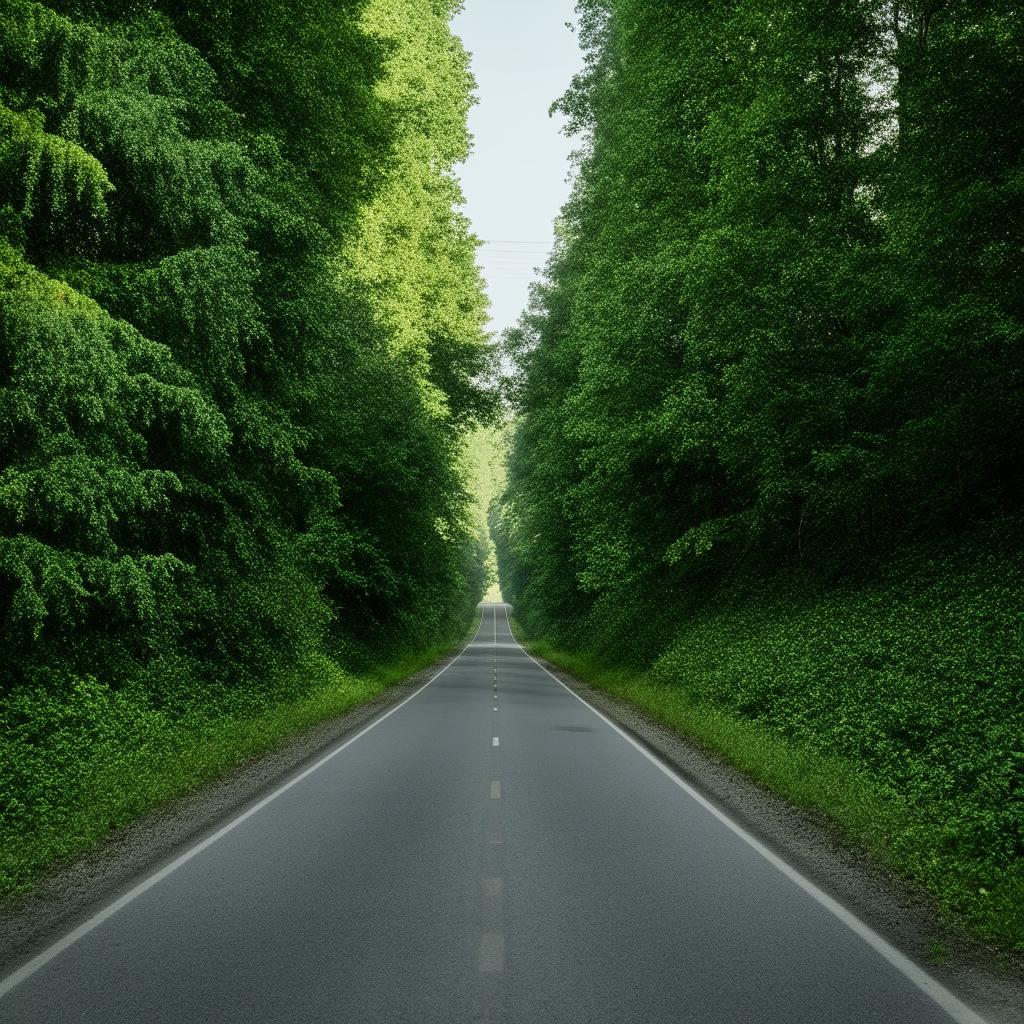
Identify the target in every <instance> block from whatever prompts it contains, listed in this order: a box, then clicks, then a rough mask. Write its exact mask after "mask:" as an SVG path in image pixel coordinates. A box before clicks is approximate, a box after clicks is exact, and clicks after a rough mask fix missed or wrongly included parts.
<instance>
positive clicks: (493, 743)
mask: <svg viewBox="0 0 1024 1024" xmlns="http://www.w3.org/2000/svg"><path fill="white" fill-rule="evenodd" d="M491 746H492V747H500V746H501V744H500V743H499V742H498V737H497V736H495V737H494V739H493V740H491Z"/></svg>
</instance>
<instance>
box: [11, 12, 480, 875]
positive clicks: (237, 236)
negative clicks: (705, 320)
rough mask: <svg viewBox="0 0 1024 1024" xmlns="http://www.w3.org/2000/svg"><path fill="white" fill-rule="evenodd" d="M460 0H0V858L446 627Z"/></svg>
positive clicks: (464, 600)
mask: <svg viewBox="0 0 1024 1024" xmlns="http://www.w3.org/2000/svg"><path fill="white" fill-rule="evenodd" d="M456 7H457V3H456V2H455V0H451V2H439V0H338V2H334V3H328V4H314V5H310V4H302V3H296V2H291V0H274V2H270V3H260V4H249V3H243V2H241V0H228V2H222V0H217V2H213V0H197V2H194V3H177V2H173V3H172V2H157V3H137V2H134V0H61V2H53V3H37V2H31V0H5V2H4V3H3V4H2V5H0V68H2V78H0V848H2V849H4V850H5V851H8V853H5V859H4V862H3V864H2V865H0V891H3V890H9V889H10V888H12V887H14V886H18V885H22V884H24V883H25V882H26V880H27V879H29V878H30V877H31V875H32V874H33V873H34V872H35V871H36V870H38V869H39V868H40V867H41V866H43V865H44V864H45V863H46V861H47V859H48V858H49V857H51V856H53V855H55V854H59V855H61V856H67V855H71V854H74V853H75V852H76V851H78V850H80V849H81V848H83V846H85V845H87V844H88V843H89V842H91V841H93V840H94V839H95V838H96V837H97V836H99V835H101V834H102V833H103V831H104V830H105V829H106V828H108V827H110V826H111V825H113V824H117V823H119V822H121V821H123V820H125V818H126V816H130V815H131V814H133V813H136V812H137V811H139V810H141V809H142V808H143V807H144V806H148V805H149V804H151V803H152V802H153V800H155V799H160V798H163V797H166V796H169V795H171V794H173V793H174V792H175V791H177V790H179V789H180V788H181V787H183V786H189V785H192V784H194V783H195V782H196V781H197V780H199V779H200V778H201V777H204V776H208V775H209V774H210V772H211V771H214V770H218V769H221V768H223V767H225V766H227V765H229V764H230V763H232V761H233V760H236V759H237V758H239V757H242V756H246V755H247V754H248V753H251V752H252V751H253V750H255V749H258V748H260V747H262V746H265V745H266V744H267V743H269V742H271V740H272V737H273V736H275V735H278V734H280V733H281V732H282V731H285V732H287V731H288V730H290V729H292V728H293V727H296V726H297V725H298V724H300V723H301V722H304V721H307V720H310V719H311V718H312V717H315V716H316V715H319V714H321V713H322V714H327V713H333V712H336V711H339V710H343V709H344V708H346V707H348V706H350V705H351V704H352V703H353V702H354V701H356V700H359V699H362V697H363V696H366V695H369V694H370V693H372V692H373V690H374V688H375V685H376V684H373V683H370V682H367V679H368V678H369V677H371V676H374V675H375V673H377V668H378V666H379V665H380V664H381V663H383V662H387V663H388V664H393V663H394V662H396V661H400V660H402V659H405V660H406V661H407V662H408V663H409V664H410V665H411V664H414V663H419V662H420V661H421V660H422V657H423V655H424V652H431V651H434V650H436V649H437V648H438V647H439V646H441V647H443V646H445V645H446V644H449V643H451V642H453V641H454V640H455V639H457V638H458V637H459V636H461V634H462V633H463V631H464V629H465V627H466V623H467V622H468V621H469V619H470V617H471V614H472V610H473V607H474V605H475V603H476V601H477V600H478V599H479V597H480V595H481V594H482V593H483V590H484V589H485V585H486V584H485V568H484V564H483V557H484V552H483V541H482V538H481V537H480V534H479V528H478V523H477V519H478V516H477V514H476V513H475V512H474V510H473V504H472V500H471V496H470V494H469V489H468V486H467V478H466V473H465V470H464V468H463V467H464V465H465V463H466V456H465V449H466V443H467V438H468V436H469V433H470V431H471V430H473V429H474V428H475V426H476V425H477V424H479V423H481V422H485V421H488V420H489V419H490V418H491V417H492V414H493V411H494V396H493V393H492V392H491V391H490V390H489V388H488V385H487V380H488V376H489V373H490V367H491V363H492V359H491V352H490V350H489V348H488V345H487V341H486V337H485V333H484V326H485V322H486V315H485V300H484V297H483V293H482V288H481V282H480V278H479V273H478V271H477V269H476V265H475V258H474V253H475V240H474V239H473V237H472V236H471V234H470V232H469V228H468V225H467V223H466V221H465V219H464V218H463V216H462V215H461V214H460V213H459V210H458V207H459V204H460V202H461V196H460V193H459V188H458V185H457V182H456V179H455V177H454V175H453V168H454V166H455V165H456V164H457V163H458V162H459V161H460V160H461V159H463V158H464V156H465V155H466V153H467V151H468V137H467V130H466V113H467V110H468V107H469V104H470V102H471V89H472V85H473V83H472V80H471V77H470V74H469V71H468V61H467V57H466V54H465V53H464V51H463V49H462V47H461V45H460V44H459V42H458V41H457V40H456V39H455V38H454V37H453V36H452V34H451V32H450V30H449V20H450V17H451V15H452V14H453V12H454V10H455V8H456ZM193 762H194V763H193ZM87 805H88V806H90V807H91V808H92V809H91V810H90V812H89V814H88V815H86V816H85V818H83V817H82V808H83V807H85V806H87ZM86 819H87V820H86ZM44 835H45V836H51V837H52V841H49V840H47V841H46V842H42V845H39V843H36V840H35V839H33V838H31V837H36V838H38V837H39V836H44ZM33 844H35V845H33Z"/></svg>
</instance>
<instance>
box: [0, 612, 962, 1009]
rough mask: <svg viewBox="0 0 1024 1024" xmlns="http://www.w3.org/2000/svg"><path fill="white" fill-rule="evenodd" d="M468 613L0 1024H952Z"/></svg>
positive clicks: (935, 991)
mask: <svg viewBox="0 0 1024 1024" xmlns="http://www.w3.org/2000/svg"><path fill="white" fill-rule="evenodd" d="M979 1019H980V1018H977V1017H975V1016H974V1015H973V1014H972V1013H971V1012H970V1011H969V1010H967V1008H966V1007H964V1006H962V1004H959V1003H958V1002H957V1001H956V1000H955V999H954V998H953V997H952V996H951V995H950V994H949V993H948V992H946V991H945V990H944V989H942V988H941V987H939V986H938V985H936V984H935V983H934V982H932V981H931V980H930V979H929V978H928V977H927V976H926V975H925V974H923V973H922V972H921V971H920V970H919V969H918V968H916V967H915V966H913V965H912V964H910V963H909V962H908V961H906V960H905V959H903V958H902V957H901V956H900V954H898V953H897V952H896V951H895V950H893V949H892V948H891V947H889V946H887V945H886V944H885V943H884V942H883V941H882V940H880V939H879V938H878V937H877V936H875V935H874V934H873V933H871V932H870V931H869V930H868V929H866V927H865V926H863V925H861V924H860V922H858V921H857V920H856V919H854V918H852V917H851V916H850V915H849V914H847V912H846V911H845V910H843V909H842V908H841V907H839V906H837V905H835V904H833V903H832V902H831V901H830V900H829V899H828V897H826V896H824V894H822V893H820V892H819V891H818V890H816V889H815V888H814V887H813V886H812V885H811V884H810V883H809V882H807V881H806V880H805V879H803V878H802V877H801V876H799V875H798V874H797V873H796V872H795V871H793V869H791V868H789V867H788V866H787V865H785V864H784V863H783V862H781V861H779V860H778V859H777V858H775V857H774V856H773V855H772V854H770V853H769V852H768V851H767V850H765V849H764V848H763V847H760V846H759V844H758V843H757V842H756V840H754V839H752V838H751V837H750V836H748V835H747V834H746V833H744V832H743V831H742V829H741V828H739V826H737V825H735V824H734V823H732V822H731V821H730V820H729V819H728V818H727V817H725V816H724V815H723V814H722V813H721V812H720V811H717V810H716V809H715V808H711V807H710V806H709V805H707V804H705V803H703V802H702V801H701V800H700V798H699V797H698V796H697V795H696V794H695V793H693V792H692V791H690V790H688V788H687V787H686V784H685V783H683V782H682V781H681V780H679V779H678V778H676V777H675V776H673V774H672V773H671V772H670V771H669V770H667V769H666V768H664V767H663V766H660V765H659V763H658V762H656V761H655V760H654V758H653V757H651V756H650V755H648V754H647V753H646V752H644V751H643V750H642V749H641V748H640V747H639V746H638V745H637V744H635V743H634V742H632V741H631V740H630V739H629V738H628V737H627V736H626V735H625V734H623V733H622V732H620V731H618V729H617V728H616V727H615V726H613V725H612V724H611V723H610V722H608V721H607V720H605V719H604V718H603V717H601V716H600V715H599V714H598V713H596V712H595V711H594V710H592V709H591V708H590V707H589V706H588V705H586V704H584V703H583V702H582V701H581V700H580V699H579V698H577V697H576V696H575V695H573V694H572V693H571V692H570V691H569V690H567V689H566V688H565V687H564V686H562V684H560V683H559V682H558V681H557V680H555V679H554V678H553V677H552V676H550V675H549V674H547V673H546V672H545V670H544V669H542V668H541V667H540V666H539V665H538V664H536V663H535V662H534V661H533V660H532V659H531V658H530V657H529V656H528V655H527V654H526V653H525V652H524V651H523V650H522V649H521V648H520V647H519V646H518V645H517V644H516V642H515V640H514V639H513V637H512V635H511V632H510V630H509V627H508V618H507V608H506V607H505V606H503V605H485V606H484V609H483V615H482V619H481V625H480V629H479V631H478V633H477V635H476V637H475V639H474V640H473V642H472V643H471V644H469V646H468V647H467V648H466V649H465V650H464V651H463V653H462V654H461V655H460V656H459V657H458V658H457V659H456V660H455V661H454V662H453V663H452V664H451V665H450V666H449V667H448V668H447V669H445V670H444V671H443V672H442V673H440V675H438V676H437V677H435V678H434V679H433V680H432V681H431V682H430V683H429V684H428V685H427V686H426V687H424V688H423V689H421V690H419V691H418V692H417V693H415V694H414V695H413V696H412V697H410V698H409V699H408V700H407V701H405V702H404V703H402V704H400V705H398V706H397V707H396V708H394V709H392V710H391V711H390V712H388V713H386V714H384V715H383V716H381V717H379V718H377V719H376V720H375V721H374V722H373V723H372V724H371V725H370V726H369V727H368V728H367V729H364V730H363V731H362V732H361V733H358V734H356V736H355V737H353V738H351V739H348V740H346V741H345V742H344V743H343V744H341V745H340V746H338V747H336V748H334V750H333V751H331V752H329V753H328V754H327V755H326V756H325V757H324V758H323V759H322V760H321V761H319V762H318V763H317V764H315V765H313V766H312V767H311V768H309V769H306V770H305V771H304V772H302V773H301V774H299V775H297V776H296V777H294V778H292V779H290V780H287V781H286V782H285V784H283V786H282V787H281V788H279V789H278V790H276V791H274V792H272V793H270V794H269V795H268V796H267V797H264V798H263V799H262V800H261V801H260V802H258V803H257V804H255V805H254V806H253V807H250V808H248V809H247V810H246V811H245V812H244V813H242V814H241V815H239V816H237V817H235V818H234V819H232V820H230V821H227V822H225V823H224V825H223V826H222V827H221V828H220V830H219V831H216V832H214V833H212V834H211V835H209V836H207V837H205V839H203V840H202V841H201V842H199V843H198V844H196V845H193V846H192V847H190V848H188V849H185V850H184V851H182V853H181V854H180V856H178V858H177V859H176V860H174V861H172V862H170V863H169V864H165V865H163V866H162V867H160V868H159V870H157V871H156V872H155V873H154V874H153V875H150V876H149V877H147V878H144V879H142V880H140V882H139V883H138V884H137V885H136V886H135V888H134V889H132V890H130V891H128V892H127V893H125V894H124V895H123V896H122V897H121V898H120V899H119V900H118V901H117V902H116V903H114V904H113V905H108V906H105V907H101V908H96V911H95V912H94V915H93V917H91V918H89V919H87V920H85V921H83V922H82V923H81V924H80V926H79V927H78V928H77V929H76V930H75V931H74V932H72V933H70V934H69V935H67V936H65V937H64V938H63V939H62V940H60V941H59V942H58V943H56V944H55V945H54V946H52V947H50V948H49V949H48V950H46V951H44V952H42V953H41V954H40V955H39V956H38V957H37V958H36V959H35V960H33V961H31V962H29V963H28V964H27V965H24V966H23V967H22V968H21V969H20V970H19V971H18V972H17V973H16V974H14V975H12V976H9V977H8V978H7V979H6V980H4V981H3V982H0V1021H4V1022H5V1024H30V1022H31V1024H45V1022H50V1021H52V1022H62V1024H71V1022H88V1024H116V1022H121V1021H124V1022H131V1024H139V1022H145V1024H158V1022H168V1024H170V1022H174V1024H179V1022H180V1024H186V1022H187V1024H196V1022H202V1021H210V1022H217V1024H235V1022H237V1024H258V1022H285V1021H288V1022H297V1024H312V1022H327V1021H330V1022H332V1024H339V1022H344V1024H371V1022H373V1024H403V1022H409V1024H428V1022H437V1024H459V1022H516V1024H546V1022H552V1024H576V1022H580V1024H582V1022H588V1024H625V1022H643V1024H657V1022H664V1024H669V1022H671V1024H683V1022H690V1021H692V1022H695V1024H696V1022H699V1024H757V1022H765V1024H768V1022H772V1024H780V1022H785V1024H940V1022H941V1024H948V1022H949V1021H951V1020H955V1021H960V1022H963V1024H968V1022H971V1024H977V1022H978V1021H979Z"/></svg>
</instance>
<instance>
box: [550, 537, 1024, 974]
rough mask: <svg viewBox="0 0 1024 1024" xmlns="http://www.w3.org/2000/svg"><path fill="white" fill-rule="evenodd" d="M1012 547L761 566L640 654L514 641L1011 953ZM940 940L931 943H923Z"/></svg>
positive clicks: (1021, 896)
mask: <svg viewBox="0 0 1024 1024" xmlns="http://www.w3.org/2000/svg"><path fill="white" fill-rule="evenodd" d="M1022 595H1024V556H1022V555H1021V554H1020V553H1019V551H1017V552H1015V551H1014V550H1013V548H1012V546H1008V545H1007V544H1006V538H1005V537H1004V536H1002V535H1001V534H1000V535H999V536H996V535H994V534H985V535H981V536H976V537H975V538H973V539H972V540H971V541H970V542H969V543H967V544H966V545H963V544H961V545H960V546H959V547H956V548H953V547H950V546H948V545H947V546H946V547H932V548H924V547H922V548H918V549H915V550H912V551H908V552H905V553H904V555H903V556H902V557H901V558H900V559H898V560H896V561H895V562H894V563H893V564H892V565H891V566H890V567H889V568H888V569H886V570H885V571H884V572H882V573H881V574H878V575H875V576H873V577H872V578H871V579H869V580H865V579H862V580H859V581H858V580H846V581H844V582H840V583H833V584H832V585H830V586H828V587H821V586H819V587H817V588H811V587H809V586H808V585H807V584H806V583H805V584H796V583H792V584H789V585H787V584H786V583H780V581H779V580H774V581H772V582H770V583H766V584H764V585H763V586H762V587H760V588H758V587H756V586H753V585H751V584H749V583H748V584H747V585H746V589H745V592H744V593H743V594H742V595H740V594H739V593H737V592H733V593H729V592H723V593H721V594H719V595H717V596H716V597H715V598H714V599H713V600H712V601H711V602H709V603H708V604H707V605H706V606H705V607H703V608H702V609H700V610H699V611H698V612H696V613H692V612H691V613H689V614H688V615H687V616H686V617H685V618H681V619H680V621H679V624H678V628H677V629H676V630H675V632H674V634H673V635H672V636H671V637H670V638H669V639H668V642H667V643H665V644H664V645H663V649H662V653H661V655H660V656H659V657H658V658H657V659H656V660H655V661H654V662H653V664H651V665H650V666H649V667H647V668H646V669H641V670H638V669H636V668H628V669H627V668H623V667H621V666H617V665H615V664H611V663H609V662H608V660H607V659H603V660H602V659H598V658H596V657H595V656H593V655H592V654H591V653H589V652H587V651H586V650H585V649H584V650H576V651H568V652H567V651H565V650H558V649H554V648H552V647H551V646H550V645H549V644H546V643H544V642H543V641H539V640H538V641H534V642H533V643H532V644H531V649H532V650H533V651H534V652H535V653H536V654H539V655H541V656H543V657H544V658H547V659H548V660H550V661H552V662H553V663H555V664H557V665H559V666H561V667H562V668H565V669H567V670H568V671H570V672H572V673H574V674H576V675H578V676H580V677H581V678H583V679H585V680H586V681H587V682H589V683H590V684H592V685H593V686H595V687H597V688H599V689H600V690H602V691H604V692H606V693H608V694H610V695H612V696H614V697H616V698H620V699H622V700H623V701H626V702H628V703H629V704H630V705H631V706H632V707H634V708H636V709H638V710H639V711H640V712H642V713H643V714H644V715H646V716H649V717H650V718H651V719H653V720H654V721H656V722H659V723H662V724H664V725H666V726H668V727H669V728H671V729H672V730H674V731H675V732H676V733H678V734H680V735H682V736H685V737H688V738H689V739H691V740H692V741H694V742H695V743H697V744H699V745H700V746H701V747H702V748H704V749H705V750H707V751H710V752H713V753H714V754H715V755H717V756H719V757H720V758H722V759H723V760H724V761H726V762H728V763H729V764H731V765H733V766H735V767H736V768H739V769H740V770H742V771H743V772H744V773H745V774H746V775H748V776H749V777H750V778H752V779H754V780H755V781H756V782H758V783H760V784H762V785H763V786H765V787H767V788H768V789H769V790H771V791H773V792H775V793H777V794H780V795H781V796H783V797H785V798H786V799H787V800H789V801H790V802H791V803H792V804H794V805H796V806H797V807H799V808H804V809H806V810H808V811H810V812H813V813H815V814H820V815H823V816H824V817H825V819H827V821H828V822H829V823H830V825H831V827H833V828H834V829H835V830H836V831H837V832H838V833H839V834H840V835H842V836H843V837H844V839H845V840H846V841H847V842H848V843H849V844H851V845H852V846H853V847H855V848H857V849H859V850H861V851H864V852H866V853H868V854H869V855H870V856H871V858H872V859H873V860H874V861H876V862H877V863H878V864H880V865H883V866H884V867H886V868H888V869H891V870H893V871H896V872H898V873H899V874H900V875H901V876H903V877H904V878H906V879H908V880H909V881H911V882H912V883H914V884H916V885H919V886H921V887H922V888H923V890H925V891H926V892H927V893H928V894H930V898H931V899H932V900H933V901H934V906H935V908H936V909H937V911H938V913H939V914H940V915H941V918H942V920H943V921H944V922H945V923H946V925H948V926H950V927H951V928H953V929H955V930H958V931H960V932H962V933H965V934H969V935H972V936H974V937H975V938H976V939H980V940H982V941H983V942H986V943H991V944H992V945H993V948H998V949H1000V950H1002V951H1004V952H1005V953H1006V955H1007V956H1010V957H1013V956H1016V955H1019V954H1021V953H1024V857H1022V853H1024V788H1022V774H1024V747H1022V737H1024V701H1022V695H1021V683H1020V681H1021V679H1022V678H1024V629H1022V624H1024V609H1022ZM933 955H934V956H935V957H937V958H938V957H941V956H942V949H941V948H940V947H939V946H936V948H935V949H934V951H933Z"/></svg>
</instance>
